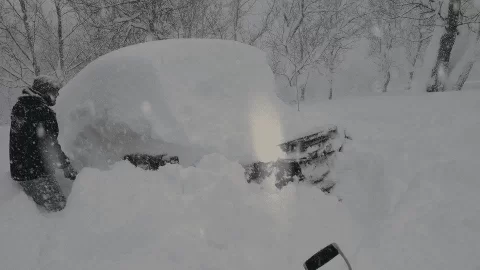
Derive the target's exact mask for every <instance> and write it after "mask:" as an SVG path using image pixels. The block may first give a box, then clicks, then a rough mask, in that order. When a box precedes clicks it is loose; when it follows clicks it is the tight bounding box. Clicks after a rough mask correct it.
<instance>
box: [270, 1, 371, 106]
mask: <svg viewBox="0 0 480 270" xmlns="http://www.w3.org/2000/svg"><path fill="white" fill-rule="evenodd" d="M358 3H359V2H358V1H350V0H342V1H338V0H322V1H314V0H283V1H281V2H280V4H279V6H278V9H277V16H276V20H275V24H274V28H273V31H272V32H271V33H270V38H269V39H268V41H267V44H268V45H267V47H268V50H269V51H270V59H271V65H272V70H273V71H274V73H275V74H276V75H277V76H280V77H283V78H285V79H286V81H287V82H288V86H289V87H290V88H291V89H292V90H294V91H296V92H297V104H299V101H300V100H304V98H305V91H306V86H307V83H308V78H309V74H310V73H311V72H315V71H317V70H319V69H320V68H321V67H325V66H326V67H327V70H329V72H331V73H333V72H334V70H335V68H336V66H337V65H338V62H339V61H340V59H341V58H340V56H341V54H342V53H343V52H344V51H345V50H346V49H348V48H349V41H351V40H352V39H353V37H355V36H356V33H358V32H359V29H360V28H361V25H362V24H361V23H359V19H360V18H361V17H362V16H361V15H359V11H358V6H359V4H358Z"/></svg>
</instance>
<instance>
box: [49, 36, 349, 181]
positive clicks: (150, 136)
mask: <svg viewBox="0 0 480 270" xmlns="http://www.w3.org/2000/svg"><path fill="white" fill-rule="evenodd" d="M275 87H276V86H275V82H274V76H273V73H272V71H271V69H270V67H269V66H268V64H267V61H266V57H265V55H264V53H263V52H262V51H260V50H258V49H256V48H254V47H251V46H248V45H244V44H241V43H237V42H232V41H218V40H167V41H157V42H148V43H144V44H139V45H135V46H130V47H126V48H123V49H120V50H117V51H114V52H111V53H109V54H107V55H105V56H103V57H100V58H99V59H97V60H96V61H94V62H92V63H91V64H89V65H88V66H87V67H86V68H85V69H84V70H82V71H81V72H80V73H79V74H78V75H77V76H76V77H75V78H73V79H72V80H71V81H70V82H69V83H68V84H67V85H66V86H65V87H64V88H63V89H62V90H61V94H60V97H59V98H58V101H57V106H56V110H57V112H58V116H59V122H60V126H61V134H60V142H61V144H62V145H63V146H64V148H65V150H66V151H67V152H68V153H69V154H70V155H72V157H73V160H75V163H76V166H77V167H79V168H82V167H85V166H88V167H95V168H107V167H108V166H110V165H112V164H114V163H115V162H117V161H120V160H122V159H126V160H129V161H130V162H132V163H134V164H135V165H142V167H144V168H154V169H155V168H158V166H159V165H160V164H165V163H178V162H179V163H180V164H182V165H185V166H190V165H193V164H195V162H196V161H198V160H199V159H200V158H201V157H202V156H204V155H206V154H209V153H220V154H222V155H224V156H226V157H228V158H229V159H230V160H232V161H239V162H240V163H241V164H243V165H244V166H245V168H246V169H247V172H246V178H247V180H248V181H249V182H250V181H251V180H254V181H255V182H259V181H261V180H262V179H259V177H254V175H253V174H252V173H251V168H257V169H258V167H259V166H260V167H263V169H262V170H265V171H266V173H265V175H266V176H269V175H271V174H272V172H273V171H275V175H276V176H277V179H278V183H277V184H278V187H282V186H284V185H285V184H286V183H288V182H291V181H295V180H299V181H303V180H304V179H309V180H310V181H311V182H313V183H315V182H317V183H318V182H321V181H323V180H324V179H325V177H326V176H327V175H328V172H329V169H328V164H327V163H326V162H325V161H326V159H325V157H328V156H329V155H330V154H331V153H333V152H335V151H337V150H339V149H340V148H341V145H342V143H340V144H338V143H337V144H336V146H335V147H334V148H332V147H331V146H332V143H331V141H330V140H334V139H335V138H336V137H337V134H336V132H337V129H336V127H334V129H332V130H330V128H329V127H327V128H326V129H317V130H314V131H310V132H308V133H305V134H301V131H302V130H301V129H299V128H298V127H297V126H298V123H297V122H299V121H296V119H294V118H293V115H294V112H293V109H292V108H290V107H289V106H287V105H286V104H284V103H283V102H282V101H281V100H280V99H279V98H278V97H277V96H276V91H275ZM298 132H300V133H298ZM322 132H324V133H325V134H323V135H322ZM333 133H335V134H333ZM292 134H293V135H292ZM319 134H320V135H319ZM317 135H318V136H317ZM308 136H310V137H312V136H313V137H315V136H317V137H315V138H313V137H312V138H313V139H314V143H315V144H312V145H310V146H312V147H313V148H314V149H308V151H307V152H310V154H312V153H314V154H315V155H316V156H312V155H310V156H309V157H308V159H309V160H310V161H309V162H308V164H307V163H306V162H303V161H302V159H303V160H304V159H305V158H307V157H299V156H298V155H295V153H296V154H298V153H299V152H298V151H293V152H295V153H293V156H292V153H291V152H292V151H290V150H288V149H287V148H285V147H284V145H286V144H288V145H293V144H298V143H299V141H297V139H299V140H303V142H302V144H306V141H305V140H307V141H308V139H309V137H308ZM302 138H303V139H302ZM319 138H320V139H319ZM343 138H344V137H343ZM343 138H341V139H343ZM325 139H326V140H325ZM315 140H316V141H315ZM282 145H283V146H282ZM327 145H328V146H330V148H328V149H327V148H325V147H327ZM305 150H307V149H305ZM301 152H305V151H303V150H302V151H301ZM165 154H168V155H169V156H174V157H178V159H175V160H173V161H174V162H170V161H172V160H170V159H166V160H162V157H163V155H165ZM140 155H143V156H140ZM145 155H147V156H145ZM279 158H280V159H279ZM140 163H142V164H140ZM259 164H263V165H259ZM300 167H301V168H300ZM302 171H303V173H302ZM253 178H255V179H253ZM332 186H333V185H332V183H329V184H327V185H326V186H324V188H325V189H326V190H329V189H330V188H331V187H332Z"/></svg>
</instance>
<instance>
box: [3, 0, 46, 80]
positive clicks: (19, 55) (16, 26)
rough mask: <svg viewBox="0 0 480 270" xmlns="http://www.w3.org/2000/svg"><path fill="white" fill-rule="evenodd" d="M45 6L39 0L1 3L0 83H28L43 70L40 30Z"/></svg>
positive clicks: (12, 0) (11, 0) (10, 0)
mask: <svg viewBox="0 0 480 270" xmlns="http://www.w3.org/2000/svg"><path fill="white" fill-rule="evenodd" d="M40 10H41V7H40V6H39V5H38V3H37V2H36V1H25V0H18V1H14V0H5V1H3V2H1V3H0V30H1V31H2V36H1V37H0V49H1V54H2V56H3V57H2V59H1V60H0V69H1V70H2V71H3V72H2V73H3V74H5V75H4V76H2V77H1V79H0V83H2V84H3V85H5V86H6V87H10V88H17V87H23V86H25V85H28V78H29V77H32V76H36V75H39V74H40V65H39V63H38V56H37V50H36V49H37V48H36V33H37V30H38V28H37V26H38V21H39V16H38V14H39V12H40Z"/></svg>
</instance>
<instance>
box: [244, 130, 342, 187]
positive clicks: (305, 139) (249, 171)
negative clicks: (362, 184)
mask: <svg viewBox="0 0 480 270" xmlns="http://www.w3.org/2000/svg"><path fill="white" fill-rule="evenodd" d="M346 139H350V136H348V135H347V133H346V132H345V131H341V132H339V129H338V128H337V127H336V126H328V127H323V128H318V129H316V131H314V132H312V133H309V134H308V135H305V136H299V137H298V138H295V139H293V140H290V141H287V142H285V143H282V144H280V145H279V147H280V148H281V149H282V150H283V151H284V152H285V153H286V154H287V158H285V159H278V160H277V161H272V162H255V163H252V164H247V165H244V168H245V178H246V179H247V182H248V183H251V182H255V183H261V182H263V181H264V180H265V179H266V178H267V177H269V176H270V175H272V173H274V175H275V186H276V187H277V188H279V189H281V188H283V187H284V186H286V185H287V184H288V183H291V182H302V181H307V182H309V183H311V184H312V185H315V186H318V187H319V188H320V189H321V190H322V191H324V192H325V193H330V192H331V190H332V188H333V187H334V186H335V183H334V182H333V181H331V180H330V179H328V176H329V174H330V167H331V164H332V162H333V159H334V155H335V154H336V153H337V152H341V151H342V150H343V146H344V144H345V141H346Z"/></svg>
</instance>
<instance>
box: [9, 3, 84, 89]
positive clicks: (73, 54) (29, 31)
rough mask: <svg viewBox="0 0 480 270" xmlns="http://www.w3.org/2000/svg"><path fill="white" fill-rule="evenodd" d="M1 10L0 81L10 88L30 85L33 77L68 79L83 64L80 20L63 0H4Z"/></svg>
mask: <svg viewBox="0 0 480 270" xmlns="http://www.w3.org/2000/svg"><path fill="white" fill-rule="evenodd" d="M0 5H2V8H1V11H0V29H1V30H2V31H1V33H2V35H0V48H1V51H0V52H1V54H2V56H3V57H2V60H0V61H1V62H0V66H1V71H3V74H5V76H2V78H1V79H0V83H2V84H3V85H6V86H7V87H9V88H19V87H24V86H27V85H29V84H30V82H31V78H32V77H33V76H36V75H39V74H40V73H43V74H50V75H56V76H58V78H60V79H62V80H68V79H69V78H70V77H71V76H73V75H74V74H75V73H76V72H77V71H78V70H79V69H80V68H81V67H82V66H83V65H84V64H86V63H87V61H88V57H85V54H84V53H82V52H84V47H83V46H85V45H86V43H85V42H82V40H83V38H82V37H81V36H80V35H79V33H80V32H81V30H82V28H81V22H80V21H78V20H76V17H75V13H74V12H73V10H72V9H71V8H70V7H69V6H68V5H67V3H66V2H65V1H62V0H30V1H25V0H18V2H14V1H13V0H5V1H4V2H2V3H1V4H0Z"/></svg>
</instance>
